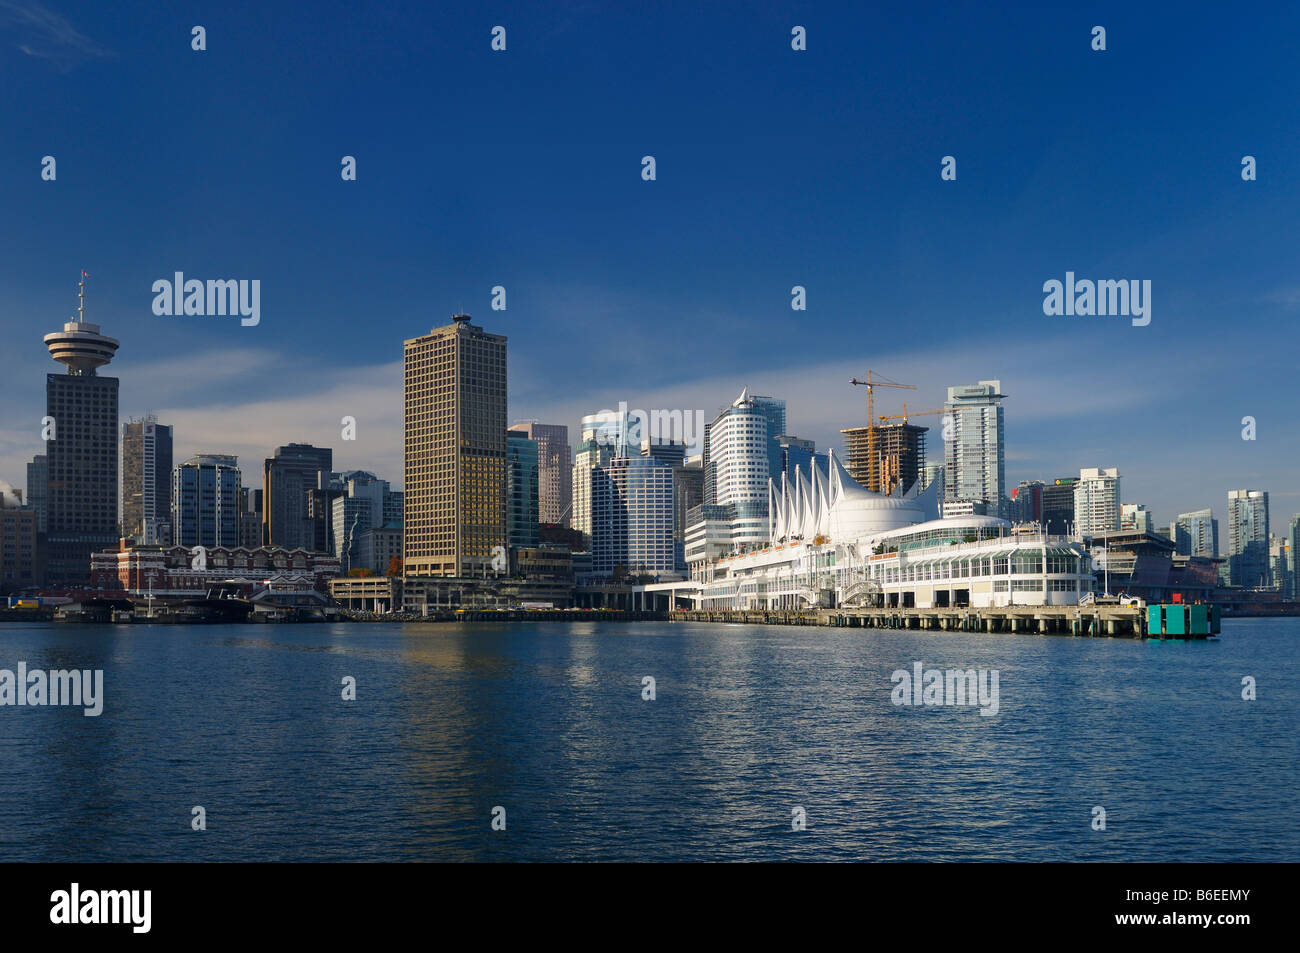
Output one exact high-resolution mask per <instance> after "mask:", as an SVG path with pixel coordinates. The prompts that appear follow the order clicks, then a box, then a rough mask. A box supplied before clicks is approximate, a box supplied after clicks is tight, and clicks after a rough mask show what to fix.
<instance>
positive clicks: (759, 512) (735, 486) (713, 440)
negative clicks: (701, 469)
mask: <svg viewBox="0 0 1300 953" xmlns="http://www.w3.org/2000/svg"><path fill="white" fill-rule="evenodd" d="M783 409H784V408H783ZM768 426H769V419H768V414H767V413H765V412H764V410H763V408H761V407H760V406H758V405H757V404H756V403H755V401H754V400H753V399H752V398H751V397H750V396H749V390H748V389H745V390H742V391H741V392H740V396H739V397H737V398H736V399H735V400H734V401H732V404H731V406H730V407H729V408H728V409H727V410H725V411H723V412H722V413H721V414H719V415H718V417H717V418H716V419H715V420H714V421H713V424H712V426H710V427H709V453H710V459H709V462H708V465H709V467H711V468H712V471H713V479H714V496H715V502H716V503H718V504H719V505H730V506H731V507H732V509H733V516H732V542H733V543H734V544H735V545H737V546H745V545H752V544H755V543H762V542H766V541H767V535H768V520H767V487H768V480H769V479H772V478H773V477H772V464H771V458H770V456H769V454H768V447H769V445H770V444H772V443H774V441H771V440H769V439H768V438H769V436H770V435H769V433H768ZM776 466H777V473H776V477H775V479H777V480H780V478H781V474H780V460H779V459H778V460H777V462H776ZM705 479H706V481H707V479H708V475H707V472H706V476H705Z"/></svg>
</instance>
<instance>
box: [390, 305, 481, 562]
mask: <svg viewBox="0 0 1300 953" xmlns="http://www.w3.org/2000/svg"><path fill="white" fill-rule="evenodd" d="M469 321H470V319H469V315H467V314H457V315H453V316H452V322H451V324H449V325H446V326H445V327H441V328H435V329H434V330H432V331H430V332H429V333H428V334H426V335H424V336H423V337H418V338H412V339H410V340H408V341H406V342H405V345H404V380H405V384H404V386H405V427H404V434H405V436H404V453H405V462H406V515H405V520H404V530H405V535H404V540H403V546H404V558H405V563H404V570H405V574H406V575H408V576H466V575H481V574H487V573H489V572H501V571H503V570H504V568H505V567H504V566H503V565H502V564H501V563H500V562H494V557H495V556H497V552H496V550H498V548H499V552H500V554H501V556H504V555H505V547H506V339H505V337H504V336H503V335H499V334H489V333H487V332H486V331H484V330H483V329H482V328H480V327H477V326H475V325H473V324H470V323H469Z"/></svg>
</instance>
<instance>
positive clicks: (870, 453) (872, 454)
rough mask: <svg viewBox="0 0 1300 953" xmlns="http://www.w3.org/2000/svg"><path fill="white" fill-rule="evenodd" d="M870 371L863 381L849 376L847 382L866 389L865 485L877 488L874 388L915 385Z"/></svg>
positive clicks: (913, 387) (910, 388)
mask: <svg viewBox="0 0 1300 953" xmlns="http://www.w3.org/2000/svg"><path fill="white" fill-rule="evenodd" d="M872 373H873V372H872V371H867V379H866V380H865V381H860V380H858V379H857V378H856V377H850V378H849V383H850V384H853V385H854V386H860V387H865V388H866V389H867V486H868V488H875V489H879V487H880V483H879V481H878V480H877V479H876V388H877V387H898V388H901V389H903V390H916V387H915V386H914V385H912V384H900V383H898V381H891V380H890V379H889V378H887V377H873V376H872Z"/></svg>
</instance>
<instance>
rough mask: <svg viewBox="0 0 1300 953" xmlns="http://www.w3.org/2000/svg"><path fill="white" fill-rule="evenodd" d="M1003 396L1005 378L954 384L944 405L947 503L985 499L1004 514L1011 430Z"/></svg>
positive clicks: (991, 511)
mask: <svg viewBox="0 0 1300 953" xmlns="http://www.w3.org/2000/svg"><path fill="white" fill-rule="evenodd" d="M1002 399H1003V394H1002V382H1001V381H980V382H979V383H978V384H969V385H964V386H960V387H949V388H948V401H947V403H946V404H944V409H945V411H946V413H945V415H944V422H945V426H944V440H945V443H944V470H943V473H944V488H943V498H944V501H945V502H950V501H951V502H955V501H963V502H965V501H971V502H983V503H984V504H985V511H986V512H987V514H988V515H989V516H1002V515H1003V512H1004V510H1005V508H1006V502H1005V500H1004V497H1005V495H1006V494H1005V487H1006V445H1005V444H1006V435H1005V428H1004V424H1003V419H1002ZM945 512H946V511H945Z"/></svg>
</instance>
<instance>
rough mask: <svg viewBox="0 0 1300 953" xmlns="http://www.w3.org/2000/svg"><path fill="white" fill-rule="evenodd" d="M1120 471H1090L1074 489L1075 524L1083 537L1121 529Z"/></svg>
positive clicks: (1082, 475)
mask: <svg viewBox="0 0 1300 953" xmlns="http://www.w3.org/2000/svg"><path fill="white" fill-rule="evenodd" d="M1119 480H1120V477H1119V470H1118V469H1116V468H1115V467H1110V468H1109V469H1106V470H1102V469H1099V468H1097V467H1090V468H1086V469H1083V470H1080V471H1079V482H1078V483H1076V484H1075V485H1074V522H1075V525H1076V527H1077V529H1078V532H1079V533H1080V534H1082V535H1088V534H1090V533H1108V532H1110V531H1112V530H1117V529H1119V528H1120V502H1119Z"/></svg>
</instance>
